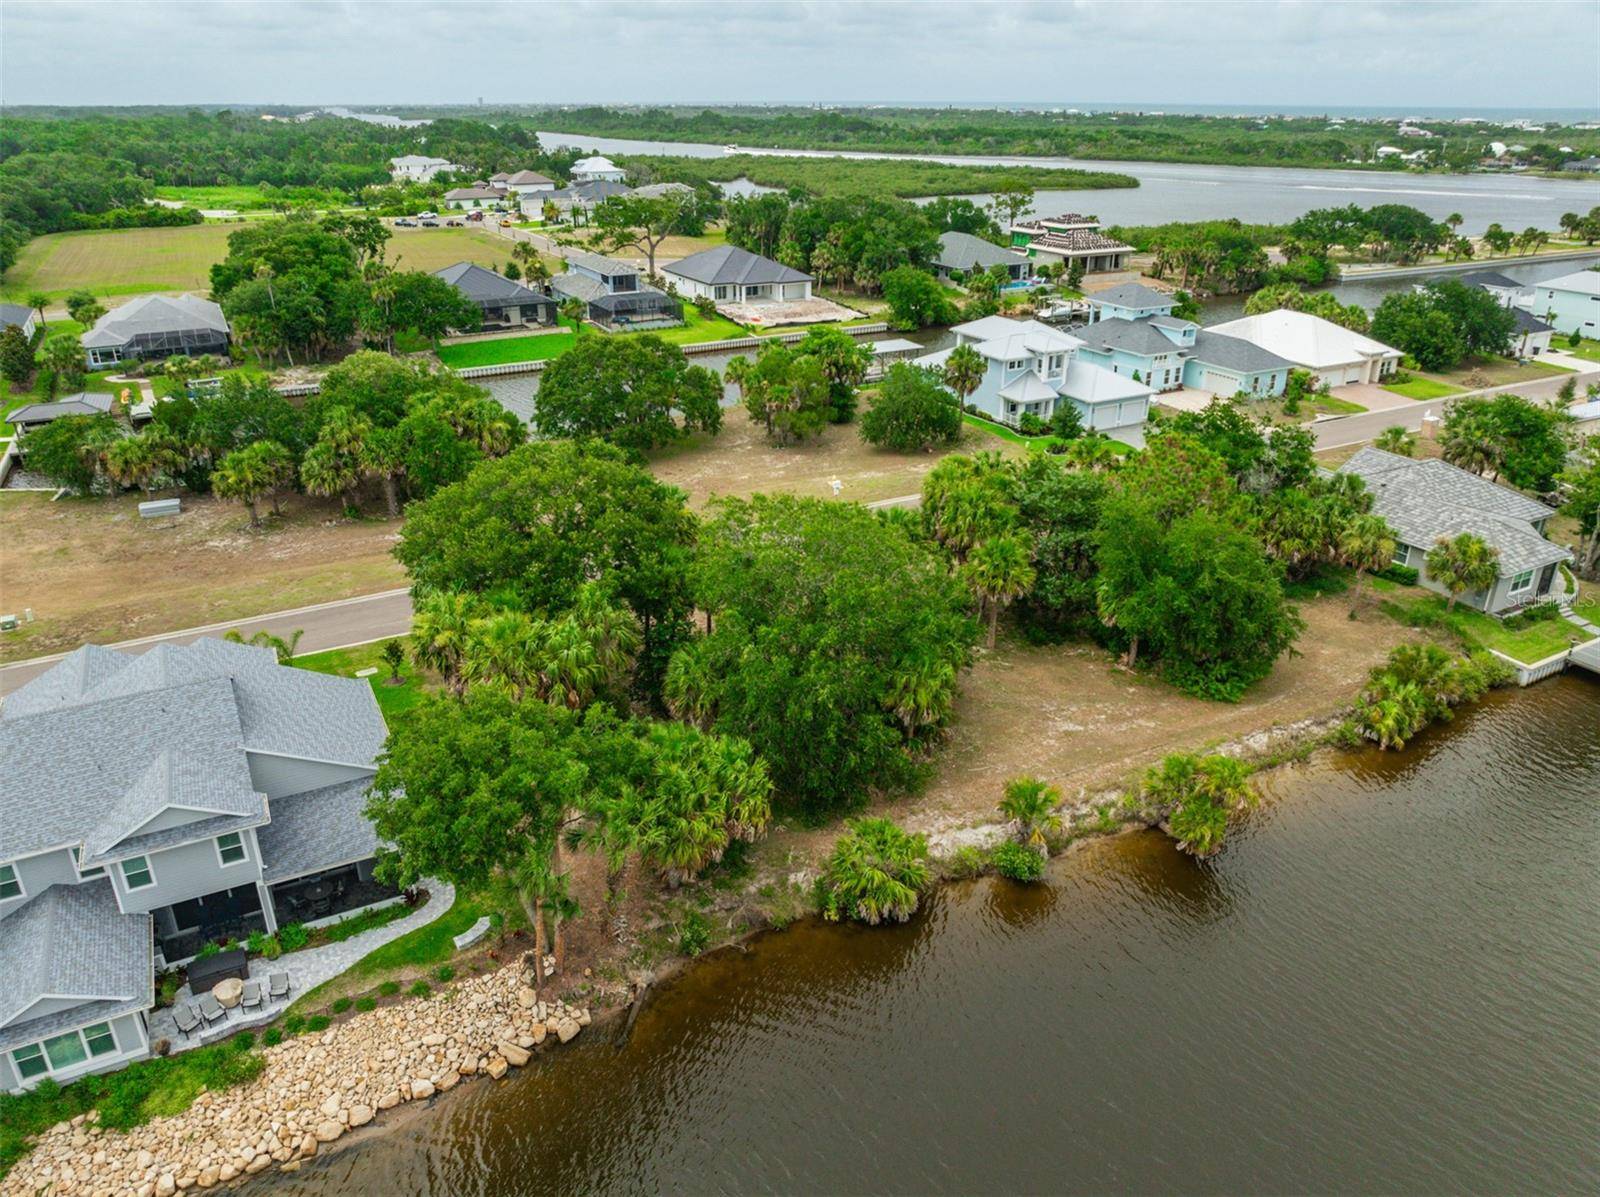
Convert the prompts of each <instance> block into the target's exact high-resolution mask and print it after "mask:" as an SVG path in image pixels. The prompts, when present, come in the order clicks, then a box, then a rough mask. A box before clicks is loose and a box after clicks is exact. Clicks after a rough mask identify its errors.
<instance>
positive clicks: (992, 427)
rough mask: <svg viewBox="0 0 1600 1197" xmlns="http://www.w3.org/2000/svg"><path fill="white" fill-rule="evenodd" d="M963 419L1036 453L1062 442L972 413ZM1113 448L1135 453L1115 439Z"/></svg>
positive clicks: (1055, 438) (963, 413) (1121, 451)
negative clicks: (1025, 433) (1031, 433)
mask: <svg viewBox="0 0 1600 1197" xmlns="http://www.w3.org/2000/svg"><path fill="white" fill-rule="evenodd" d="M961 418H962V419H963V420H965V421H966V422H967V424H969V425H970V426H971V427H973V428H981V429H983V430H984V431H985V432H987V433H990V434H991V435H993V436H997V437H999V438H1000V439H1001V440H1003V441H1010V442H1011V443H1012V444H1013V445H1025V446H1026V447H1027V448H1029V449H1031V450H1032V451H1033V452H1035V453H1044V452H1046V451H1047V450H1048V449H1049V448H1050V446H1051V445H1055V444H1059V443H1060V442H1061V438H1060V437H1057V436H1023V435H1022V433H1020V432H1018V431H1017V430H1016V429H1014V428H1010V427H1007V426H1006V425H1004V424H1001V423H998V422H996V421H994V420H986V419H984V418H983V417H982V416H975V415H973V414H972V413H971V412H962V413H961ZM1111 447H1112V448H1113V449H1115V450H1116V451H1117V452H1118V453H1122V454H1127V453H1132V452H1133V446H1132V445H1129V444H1125V443H1124V442H1122V441H1119V440H1115V439H1113V440H1112V441H1111Z"/></svg>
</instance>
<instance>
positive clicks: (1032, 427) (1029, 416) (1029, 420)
mask: <svg viewBox="0 0 1600 1197" xmlns="http://www.w3.org/2000/svg"><path fill="white" fill-rule="evenodd" d="M1017 431H1018V432H1020V433H1022V435H1023V436H1043V435H1044V434H1045V433H1047V432H1049V431H1050V426H1049V425H1048V424H1046V423H1045V422H1044V421H1043V420H1041V419H1040V418H1039V417H1038V416H1036V415H1034V414H1033V413H1032V412H1031V411H1025V412H1023V413H1022V415H1021V416H1019V417H1018V418H1017Z"/></svg>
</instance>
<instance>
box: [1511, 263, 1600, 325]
mask: <svg viewBox="0 0 1600 1197" xmlns="http://www.w3.org/2000/svg"><path fill="white" fill-rule="evenodd" d="M1523 306H1525V307H1526V308H1527V309H1528V310H1529V311H1530V312H1532V313H1533V314H1534V316H1536V317H1538V318H1539V319H1540V320H1543V321H1544V322H1545V323H1546V324H1548V325H1550V327H1551V328H1553V329H1555V330H1556V331H1557V332H1558V333H1561V334H1562V335H1563V336H1568V335H1570V334H1572V333H1580V334H1582V335H1583V336H1585V337H1588V338H1589V339H1590V340H1593V341H1600V270H1579V271H1576V272H1574V273H1572V274H1564V275H1562V276H1561V277H1560V278H1547V279H1545V280H1544V281H1543V282H1539V283H1534V284H1533V293H1532V295H1531V296H1529V297H1528V298H1527V299H1526V300H1525V302H1524V305H1523Z"/></svg>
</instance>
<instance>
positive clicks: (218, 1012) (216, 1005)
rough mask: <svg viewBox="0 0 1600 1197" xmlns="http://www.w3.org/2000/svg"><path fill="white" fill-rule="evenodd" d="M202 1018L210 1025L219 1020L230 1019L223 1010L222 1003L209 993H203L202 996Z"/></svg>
mask: <svg viewBox="0 0 1600 1197" xmlns="http://www.w3.org/2000/svg"><path fill="white" fill-rule="evenodd" d="M200 1017H201V1018H203V1019H205V1020H206V1023H207V1024H208V1025H209V1024H211V1023H214V1022H216V1021H217V1019H219V1018H226V1017H228V1012H227V1011H226V1010H224V1009H223V1008H222V1003H221V1002H219V1001H217V999H216V998H214V997H212V996H211V995H210V994H209V993H202V994H201V995H200Z"/></svg>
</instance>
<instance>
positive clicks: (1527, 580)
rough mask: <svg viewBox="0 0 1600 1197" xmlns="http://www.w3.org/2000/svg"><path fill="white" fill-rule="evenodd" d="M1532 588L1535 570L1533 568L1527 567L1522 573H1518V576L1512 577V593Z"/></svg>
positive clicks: (1519, 592)
mask: <svg viewBox="0 0 1600 1197" xmlns="http://www.w3.org/2000/svg"><path fill="white" fill-rule="evenodd" d="M1532 589H1533V571H1532V570H1531V569H1525V570H1523V571H1522V572H1521V573H1520V574H1518V575H1517V576H1516V577H1514V578H1512V579H1511V591H1510V593H1512V594H1521V593H1523V592H1524V591H1526V590H1532Z"/></svg>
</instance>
